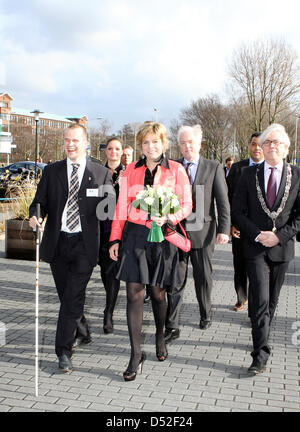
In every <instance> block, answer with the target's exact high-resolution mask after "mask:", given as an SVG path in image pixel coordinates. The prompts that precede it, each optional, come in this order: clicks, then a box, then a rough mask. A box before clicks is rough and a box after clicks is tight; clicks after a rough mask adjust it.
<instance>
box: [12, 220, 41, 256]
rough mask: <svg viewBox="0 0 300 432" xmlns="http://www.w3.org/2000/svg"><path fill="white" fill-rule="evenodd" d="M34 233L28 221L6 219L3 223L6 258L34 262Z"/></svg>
mask: <svg viewBox="0 0 300 432" xmlns="http://www.w3.org/2000/svg"><path fill="white" fill-rule="evenodd" d="M35 248H36V242H35V233H34V232H33V230H32V228H31V227H30V226H29V221H28V220H24V221H22V220H17V219H7V220H6V221H5V256H6V258H14V259H25V260H26V259H27V260H35Z"/></svg>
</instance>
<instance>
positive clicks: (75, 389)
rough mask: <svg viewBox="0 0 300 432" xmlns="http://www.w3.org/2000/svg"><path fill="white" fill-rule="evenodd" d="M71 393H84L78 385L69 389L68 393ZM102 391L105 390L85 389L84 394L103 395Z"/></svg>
mask: <svg viewBox="0 0 300 432" xmlns="http://www.w3.org/2000/svg"><path fill="white" fill-rule="evenodd" d="M106 390H107V389H106ZM69 393H74V394H76V395H82V391H81V390H80V389H78V387H70V388H69V389H68V394H69ZM101 393H103V391H99V390H91V389H84V394H85V395H87V396H98V395H101Z"/></svg>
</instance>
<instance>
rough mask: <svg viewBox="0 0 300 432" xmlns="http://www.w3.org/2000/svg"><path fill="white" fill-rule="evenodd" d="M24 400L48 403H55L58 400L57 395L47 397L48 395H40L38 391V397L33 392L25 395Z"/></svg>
mask: <svg viewBox="0 0 300 432" xmlns="http://www.w3.org/2000/svg"><path fill="white" fill-rule="evenodd" d="M24 400H29V401H33V402H35V403H37V402H44V403H49V404H55V403H56V402H57V400H58V397H49V396H48V395H42V394H41V393H40V392H39V395H38V397H36V396H35V395H34V394H32V395H27V396H26V397H25V399H24Z"/></svg>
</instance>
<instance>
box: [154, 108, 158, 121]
mask: <svg viewBox="0 0 300 432" xmlns="http://www.w3.org/2000/svg"><path fill="white" fill-rule="evenodd" d="M153 109H154V112H155V123H157V111H158V109H157V108H153Z"/></svg>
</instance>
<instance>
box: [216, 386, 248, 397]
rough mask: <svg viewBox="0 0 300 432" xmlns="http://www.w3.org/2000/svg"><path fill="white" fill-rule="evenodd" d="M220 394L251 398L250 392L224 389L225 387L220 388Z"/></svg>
mask: <svg viewBox="0 0 300 432" xmlns="http://www.w3.org/2000/svg"><path fill="white" fill-rule="evenodd" d="M220 394H224V395H231V396H243V397H251V396H252V392H251V391H250V390H240V389H234V388H226V387H221V391H220Z"/></svg>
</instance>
